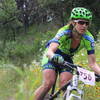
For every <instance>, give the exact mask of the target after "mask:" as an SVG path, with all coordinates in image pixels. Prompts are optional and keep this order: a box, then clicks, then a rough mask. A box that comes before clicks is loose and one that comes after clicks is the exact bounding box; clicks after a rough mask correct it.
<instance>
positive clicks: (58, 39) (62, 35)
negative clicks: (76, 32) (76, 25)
mask: <svg viewBox="0 0 100 100" xmlns="http://www.w3.org/2000/svg"><path fill="white" fill-rule="evenodd" d="M69 33H70V30H59V31H58V32H57V34H56V35H55V37H54V38H53V39H51V40H50V41H48V43H47V44H46V47H48V46H49V45H50V44H51V43H52V42H55V43H58V44H60V43H62V41H64V40H65V37H67V36H68V37H69V35H70V34H69Z"/></svg>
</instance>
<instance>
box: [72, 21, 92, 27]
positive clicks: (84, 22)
mask: <svg viewBox="0 0 100 100" xmlns="http://www.w3.org/2000/svg"><path fill="white" fill-rule="evenodd" d="M74 22H77V23H78V24H80V25H84V24H85V25H86V26H88V25H89V24H90V23H89V22H88V21H82V20H74Z"/></svg>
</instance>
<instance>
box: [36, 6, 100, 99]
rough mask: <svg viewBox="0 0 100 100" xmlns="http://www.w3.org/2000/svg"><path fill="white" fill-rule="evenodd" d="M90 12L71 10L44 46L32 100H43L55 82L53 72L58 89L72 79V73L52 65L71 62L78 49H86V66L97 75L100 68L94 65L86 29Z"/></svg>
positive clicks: (91, 45) (89, 22)
mask: <svg viewBox="0 0 100 100" xmlns="http://www.w3.org/2000/svg"><path fill="white" fill-rule="evenodd" d="M91 20H92V13H91V12H90V11H89V10H88V9H86V8H83V7H76V8H74V9H72V12H71V16H70V21H69V23H68V24H67V25H65V26H64V27H62V28H61V29H59V30H58V33H57V34H56V36H55V37H54V38H53V39H51V40H50V41H49V42H48V43H47V45H46V47H47V48H46V51H45V54H44V57H43V61H42V64H43V66H42V67H43V83H42V85H41V86H40V87H39V88H38V89H37V90H36V91H35V100H43V98H44V97H45V95H46V94H47V93H48V91H49V90H50V88H51V87H52V86H53V84H54V83H55V79H56V71H58V73H59V79H60V86H61V87H62V86H64V85H65V84H66V83H67V82H68V81H69V80H70V79H71V78H72V70H71V69H68V68H61V66H60V65H57V64H54V63H53V62H56V63H59V64H61V63H63V61H64V60H65V61H67V62H70V63H73V60H72V58H73V56H74V54H75V53H77V52H78V51H80V50H81V49H82V48H85V49H86V50H87V55H88V63H89V67H90V68H91V69H92V70H93V71H94V72H95V73H97V74H100V67H99V66H98V64H97V63H96V58H95V48H94V38H93V36H92V34H91V33H90V32H89V31H88V30H87V29H88V27H89V26H90V24H91Z"/></svg>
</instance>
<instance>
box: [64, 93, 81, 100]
mask: <svg viewBox="0 0 100 100" xmlns="http://www.w3.org/2000/svg"><path fill="white" fill-rule="evenodd" d="M64 100H81V97H80V96H76V95H75V94H72V93H71V94H70V95H69V97H67V96H65V97H64Z"/></svg>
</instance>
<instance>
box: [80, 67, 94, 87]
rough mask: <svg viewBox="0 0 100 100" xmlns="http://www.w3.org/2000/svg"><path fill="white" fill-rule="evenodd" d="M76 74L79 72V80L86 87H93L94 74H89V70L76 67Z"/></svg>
mask: <svg viewBox="0 0 100 100" xmlns="http://www.w3.org/2000/svg"><path fill="white" fill-rule="evenodd" d="M78 72H79V80H81V81H82V82H84V84H88V85H92V86H94V85H95V74H94V72H91V71H89V70H86V69H83V68H80V67H78Z"/></svg>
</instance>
